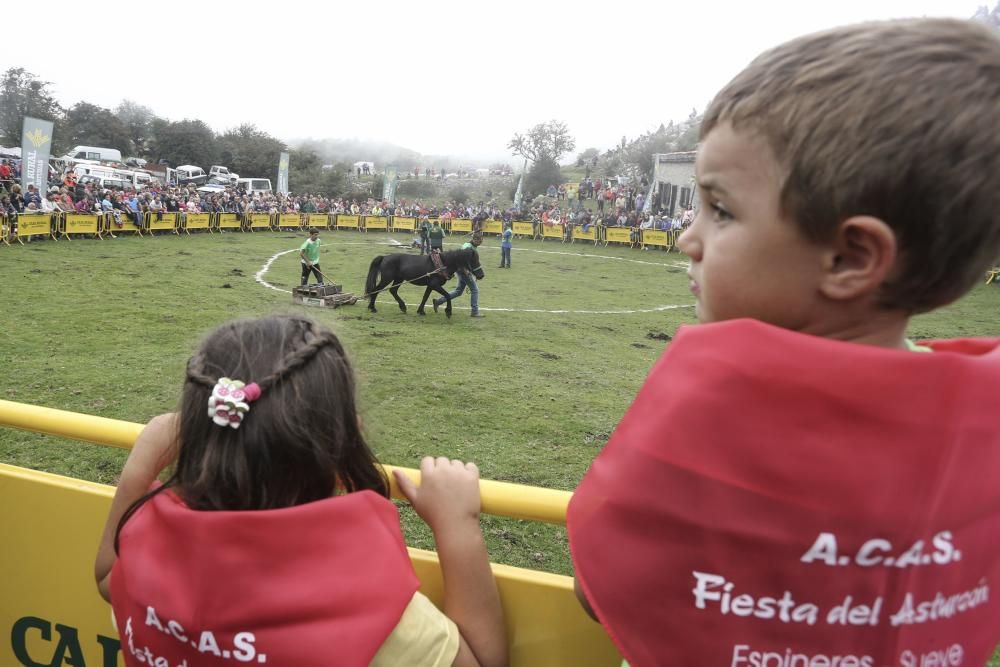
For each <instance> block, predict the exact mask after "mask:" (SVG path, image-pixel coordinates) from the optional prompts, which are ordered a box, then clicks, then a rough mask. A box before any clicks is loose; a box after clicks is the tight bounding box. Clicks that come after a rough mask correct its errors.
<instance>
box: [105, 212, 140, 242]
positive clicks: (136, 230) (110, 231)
mask: <svg viewBox="0 0 1000 667" xmlns="http://www.w3.org/2000/svg"><path fill="white" fill-rule="evenodd" d="M102 220H103V225H102V227H103V230H102V231H103V233H104V234H107V235H108V236H110V237H111V238H114V237H115V235H116V234H121V233H124V232H131V233H133V234H138V235H139V236H142V228H141V227H140V226H139V225H137V224H135V223H134V222H133V221H132V215H131V214H130V213H128V212H126V211H119V212H118V220H119V221H120V222H121V224H119V223H117V222H115V214H114V213H112V212H111V211H108V212H107V213H104V214H103V215H102Z"/></svg>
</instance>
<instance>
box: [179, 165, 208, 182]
mask: <svg viewBox="0 0 1000 667" xmlns="http://www.w3.org/2000/svg"><path fill="white" fill-rule="evenodd" d="M175 171H176V174H175V176H176V178H177V184H178V185H187V184H188V183H194V184H195V185H204V184H205V183H207V182H208V174H206V173H205V170H204V169H202V168H201V167H196V166H194V165H193V164H182V165H181V166H179V167H177V169H176V170H175Z"/></svg>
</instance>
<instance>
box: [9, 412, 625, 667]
mask: <svg viewBox="0 0 1000 667" xmlns="http://www.w3.org/2000/svg"><path fill="white" fill-rule="evenodd" d="M0 425H6V426H13V427H15V428H22V429H27V430H33V431H38V432H41V433H48V434H52V435H59V436H64V437H70V438H76V439H81V440H86V441H89V442H97V443H101V444H108V445H113V446H117V447H126V448H127V447H130V446H131V444H132V442H133V441H134V439H135V437H136V436H137V435H138V433H139V431H140V430H141V428H142V427H141V426H140V425H139V424H132V423H129V422H122V421H118V420H113V419H105V418H101V417H93V416H88V415H81V414H75V413H70V412H64V411H60V410H52V409H49V408H42V407H37V406H30V405H24V404H18V403H11V402H9V401H0ZM407 473H408V474H410V475H411V476H414V477H415V476H416V475H417V472H416V471H414V470H407ZM390 479H392V477H391V475H390ZM113 493H114V489H113V488H112V487H109V486H105V485H102V484H95V483H92V482H85V481H82V480H76V479H70V478H66V477H61V476H58V475H52V474H48V473H43V472H37V471H33V470H26V469H24V468H18V467H15V466H10V465H4V464H0V525H2V526H3V535H4V542H3V549H0V572H4V573H6V574H7V576H6V578H5V581H4V588H3V591H4V594H3V604H0V637H3V638H4V639H9V643H8V642H6V641H0V665H62V664H73V665H81V666H82V665H103V666H105V667H110V666H112V665H116V664H118V662H117V655H118V651H119V649H120V644H119V642H118V639H117V633H116V630H115V628H114V627H113V626H112V625H111V619H110V613H109V608H108V605H107V604H106V603H105V602H104V601H103V600H102V599H101V598H100V597H99V596H98V594H97V590H96V586H95V584H94V578H93V560H94V555H95V554H96V551H97V545H98V542H99V540H100V536H101V531H102V528H103V524H104V520H105V518H106V517H107V514H108V509H109V507H110V504H111V497H112V495H113ZM393 494H394V495H395V496H397V497H398V493H397V491H396V490H395V489H394V490H393ZM482 494H483V508H484V511H490V509H491V508H493V509H495V508H496V504H497V502H498V498H499V499H500V501H502V503H503V505H504V507H503V509H504V510H505V511H503V512H499V513H502V514H505V515H515V514H516V515H519V516H521V517H522V518H527V519H540V520H545V521H552V520H556V522H562V521H563V520H564V518H565V506H566V502H568V499H569V496H570V494H569V493H567V492H562V491H550V490H547V489H535V488H531V487H524V486H518V485H515V484H505V483H499V482H489V481H484V482H482ZM554 498H558V501H555V502H554V501H553V499H554ZM522 512H524V513H522ZM409 553H410V559H411V561H412V563H413V566H414V569H415V570H416V572H417V576H418V577H419V578H420V582H421V591H422V592H424V593H425V594H426V595H427V596H428V597H430V598H431V600H433V601H434V603H435V604H438V605H439V606H440V605H441V604H442V601H443V591H444V588H443V581H442V579H441V571H440V567H439V564H438V561H437V557H436V555H435V554H434V553H433V552H429V551H423V550H419V549H410V550H409ZM492 567H493V574H494V576H495V577H496V581H497V587H498V589H499V591H500V598H501V602H502V604H503V609H504V617H505V621H506V624H507V632H508V641H509V644H510V657H511V665H514V666H516V667H520V666H522V665H523V666H526V667H527V666H534V665H553V666H555V667H560V666H563V665H565V666H567V667H569V666H571V665H574V666H575V665H580V666H581V667H589V666H591V665H593V666H595V667H596V666H598V665H600V666H607V667H611V666H612V665H614V666H615V667H617V665H619V664H620V662H621V658H620V657H619V656H618V654H617V652H616V651H615V649H614V647H613V645H612V644H611V642H610V640H609V639H608V638H607V636H606V635H605V633H604V631H603V630H602V629H601V626H600V625H598V624H597V623H594V622H593V621H591V620H590V619H589V618H588V617H587V616H586V615H585V614H584V613H583V611H582V610H581V609H580V606H579V604H578V603H577V601H576V597H575V596H574V594H573V580H572V579H571V578H569V577H565V576H561V575H555V574H548V573H544V572H537V571H534V570H526V569H522V568H516V567H510V566H506V565H493V566H492ZM15 575H16V576H15ZM192 667H193V666H192Z"/></svg>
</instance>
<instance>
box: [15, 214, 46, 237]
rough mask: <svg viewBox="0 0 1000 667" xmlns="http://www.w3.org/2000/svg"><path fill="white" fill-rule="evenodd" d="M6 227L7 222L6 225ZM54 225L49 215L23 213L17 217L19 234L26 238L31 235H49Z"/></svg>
mask: <svg viewBox="0 0 1000 667" xmlns="http://www.w3.org/2000/svg"><path fill="white" fill-rule="evenodd" d="M4 226H5V227H6V224H5V225H4ZM51 233H52V225H51V223H50V220H49V216H47V215H22V216H19V217H18V219H17V235H18V237H20V238H22V239H25V238H28V237H29V236H48V235H49V234H51Z"/></svg>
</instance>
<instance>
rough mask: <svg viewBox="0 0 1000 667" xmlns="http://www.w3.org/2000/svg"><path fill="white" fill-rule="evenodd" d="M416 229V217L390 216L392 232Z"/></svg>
mask: <svg viewBox="0 0 1000 667" xmlns="http://www.w3.org/2000/svg"><path fill="white" fill-rule="evenodd" d="M416 230H417V219H416V218H410V217H404V216H401V215H399V216H397V215H394V216H392V231H394V232H414V231H416Z"/></svg>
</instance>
